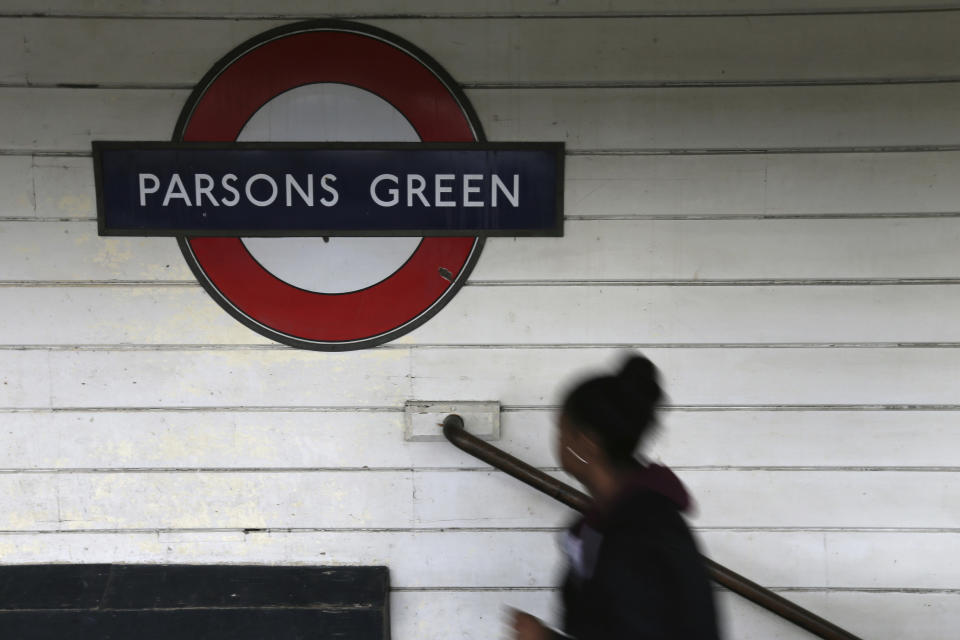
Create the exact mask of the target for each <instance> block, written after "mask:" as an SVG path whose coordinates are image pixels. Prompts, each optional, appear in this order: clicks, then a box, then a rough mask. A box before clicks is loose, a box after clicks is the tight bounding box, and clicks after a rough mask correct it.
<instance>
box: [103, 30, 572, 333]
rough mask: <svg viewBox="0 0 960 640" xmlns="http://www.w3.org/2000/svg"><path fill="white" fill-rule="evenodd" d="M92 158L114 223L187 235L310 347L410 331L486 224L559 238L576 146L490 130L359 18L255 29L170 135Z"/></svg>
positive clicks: (262, 320)
mask: <svg viewBox="0 0 960 640" xmlns="http://www.w3.org/2000/svg"><path fill="white" fill-rule="evenodd" d="M93 156H94V171H95V176H96V183H97V217H98V224H99V231H100V234H101V235H166V236H173V237H176V238H177V239H178V242H179V244H180V249H181V251H182V252H183V255H184V257H185V258H186V260H187V263H188V264H189V265H190V268H191V269H192V271H193V273H194V275H195V276H196V277H197V279H198V280H199V281H200V283H201V284H202V285H203V287H204V288H205V289H206V291H207V292H208V293H209V294H210V295H211V296H212V297H213V299H214V300H216V302H217V303H218V304H219V305H220V306H221V307H223V308H224V309H225V310H226V311H227V312H229V313H230V314H231V315H233V316H234V317H235V318H236V319H238V320H239V321H240V322H242V323H243V324H245V325H246V326H248V327H250V328H251V329H253V330H254V331H257V332H259V333H261V334H263V335H264V336H267V337H268V338H271V339H273V340H275V341H278V342H282V343H285V344H288V345H291V346H294V347H299V348H304V349H318V350H331V351H335V350H347V349H360V348H365V347H371V346H374V345H377V344H381V343H384V342H387V341H389V340H392V339H394V338H396V337H398V336H401V335H403V334H405V333H407V332H409V331H411V330H413V329H414V328H416V327H417V326H419V325H420V324H422V323H423V322H425V321H426V320H428V319H429V318H430V317H431V316H433V315H434V314H436V313H437V312H438V311H439V310H440V309H441V308H442V307H443V306H444V305H445V304H446V303H447V302H449V300H450V299H451V298H452V297H453V295H454V294H455V293H456V292H457V290H458V289H459V288H460V287H461V286H462V285H463V283H464V281H465V280H466V279H467V277H468V276H469V275H470V271H471V270H472V269H473V266H474V264H475V263H476V261H477V258H478V257H479V255H480V251H481V249H482V247H483V242H484V238H485V237H487V236H495V235H500V236H530V235H547V236H557V235H562V228H563V227H562V175H563V145H562V144H560V143H536V142H521V143H488V142H486V141H485V139H484V135H483V131H482V129H481V126H480V122H479V120H478V119H477V116H476V114H475V112H474V110H473V108H472V107H471V106H470V104H469V102H468V101H467V98H466V96H465V95H464V94H463V92H462V91H461V90H460V89H459V88H458V87H457V85H456V83H455V82H454V81H453V79H452V78H451V77H450V76H449V75H448V74H447V73H446V72H445V71H444V70H443V69H442V68H441V67H440V66H439V65H438V64H437V63H436V62H435V61H434V60H433V59H431V58H430V57H429V56H428V55H426V54H425V53H424V52H422V51H420V50H419V49H418V48H417V47H415V46H413V45H412V44H410V43H408V42H406V41H404V40H402V39H400V38H397V37H396V36H393V35H391V34H389V33H387V32H385V31H382V30H380V29H376V28H373V27H369V26H365V25H358V24H353V23H349V22H339V21H312V22H304V23H299V24H293V25H288V26H284V27H280V28H277V29H274V30H272V31H268V32H266V33H264V34H262V35H260V36H257V37H255V38H253V39H251V40H249V41H247V42H245V43H244V44H242V45H240V46H239V47H237V48H236V49H234V50H233V51H231V52H230V53H229V54H227V55H226V56H225V57H224V58H223V59H222V60H220V61H219V62H218V63H217V64H216V65H215V66H214V67H213V69H211V70H210V71H209V72H208V73H207V74H206V76H204V78H203V79H202V80H201V81H200V83H199V84H198V85H197V87H196V88H195V89H194V91H193V93H192V94H191V95H190V97H189V99H188V100H187V103H186V105H185V106H184V108H183V111H182V112H181V114H180V119H179V121H178V122H177V125H176V129H175V132H174V135H173V141H172V142H168V143H162V142H109V141H95V142H94V143H93Z"/></svg>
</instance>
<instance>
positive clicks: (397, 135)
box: [237, 83, 421, 293]
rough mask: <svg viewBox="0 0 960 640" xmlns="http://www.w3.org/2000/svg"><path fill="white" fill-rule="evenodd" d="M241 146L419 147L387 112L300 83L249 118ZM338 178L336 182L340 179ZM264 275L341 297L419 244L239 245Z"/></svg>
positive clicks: (349, 94)
mask: <svg viewBox="0 0 960 640" xmlns="http://www.w3.org/2000/svg"><path fill="white" fill-rule="evenodd" d="M237 140H238V141H242V142H320V141H324V142H419V141H420V136H418V135H417V132H416V131H415V130H414V128H413V126H411V124H410V123H409V122H408V121H407V119H406V118H404V117H403V115H402V114H401V113H400V112H399V111H397V110H396V109H395V108H394V107H393V105H391V104H390V103H389V102H387V101H386V100H384V99H383V98H380V97H379V96H377V95H375V94H373V93H370V92H369V91H366V90H364V89H359V88H357V87H353V86H350V85H345V84H334V83H322V84H308V85H304V86H302V87H297V88H296V89H291V90H290V91H287V92H285V93H282V94H280V95H278V96H277V97H276V98H274V99H272V100H270V101H269V102H267V103H266V104H265V105H263V106H262V107H260V109H259V110H258V111H257V112H256V113H255V114H253V117H252V118H250V120H249V121H248V122H247V124H246V126H244V127H243V130H242V131H241V132H240V135H239V136H237ZM341 179H342V178H341ZM242 240H243V244H244V245H245V246H246V248H247V251H249V252H250V254H251V255H252V256H253V257H254V258H255V259H256V261H257V262H259V263H260V265H261V266H263V268H264V269H266V270H267V271H269V272H270V273H272V274H273V275H275V276H276V277H278V278H280V279H281V280H283V281H284V282H287V283H289V284H292V285H293V286H295V287H299V288H301V289H306V290H308V291H315V292H317V293H348V292H350V291H357V290H359V289H365V288H367V287H370V286H373V285H375V284H377V283H378V282H380V281H382V280H384V279H386V278H388V277H389V276H390V275H391V274H393V273H394V272H395V271H396V270H397V269H399V268H400V267H402V266H403V265H404V263H405V262H406V261H407V260H409V259H410V256H411V255H413V252H414V251H416V249H417V247H418V246H419V245H420V241H421V238H329V239H328V240H324V239H323V238H243V239H242Z"/></svg>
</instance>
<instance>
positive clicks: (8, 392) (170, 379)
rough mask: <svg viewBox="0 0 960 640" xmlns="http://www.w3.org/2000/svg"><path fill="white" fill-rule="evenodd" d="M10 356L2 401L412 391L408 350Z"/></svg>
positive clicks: (79, 402) (366, 395) (242, 398)
mask: <svg viewBox="0 0 960 640" xmlns="http://www.w3.org/2000/svg"><path fill="white" fill-rule="evenodd" d="M3 358H4V363H5V370H4V371H3V372H2V373H0V379H2V381H3V383H4V384H3V385H2V386H0V406H33V407H36V406H50V403H51V402H52V403H53V404H54V405H58V406H86V407H89V406H108V405H118V406H170V407H176V406H181V407H182V406H302V407H309V406H342V407H381V406H400V405H402V404H403V402H404V401H405V400H406V399H408V398H409V397H410V384H411V382H410V370H409V367H410V358H409V355H408V354H407V353H406V351H405V350H403V349H399V350H373V351H366V352H348V353H319V352H313V351H296V350H293V349H288V350H280V351H256V352H254V351H224V352H205V351H179V352H153V353H147V352H139V351H127V352H124V351H100V352H81V351H76V352H72V353H70V352H62V353H52V352H44V351H18V350H12V351H7V352H5V353H4V355H3ZM84 363H85V364H84ZM61 403H63V404H61Z"/></svg>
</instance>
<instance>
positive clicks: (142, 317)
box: [0, 284, 960, 345]
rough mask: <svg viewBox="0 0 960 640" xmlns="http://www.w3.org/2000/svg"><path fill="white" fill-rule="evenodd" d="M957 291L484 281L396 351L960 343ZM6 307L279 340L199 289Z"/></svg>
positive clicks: (45, 292)
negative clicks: (416, 347) (406, 347)
mask: <svg viewBox="0 0 960 640" xmlns="http://www.w3.org/2000/svg"><path fill="white" fill-rule="evenodd" d="M957 292H960V285H940V284H935V285H904V286H884V285H877V286H863V285H854V286H799V287H785V286H772V287H771V286H747V287H745V286H710V287H670V286H598V287H583V286H535V285H531V286H518V287H498V286H476V287H468V288H465V289H464V290H463V291H462V292H460V293H459V294H458V295H457V297H456V298H455V299H454V300H453V301H451V302H450V303H449V305H448V306H447V307H446V308H445V309H444V310H443V312H442V316H438V318H437V321H434V322H428V323H426V324H424V325H423V326H421V327H420V328H418V329H417V330H415V331H414V332H412V333H411V334H409V335H408V336H405V337H403V338H400V339H399V340H398V342H397V344H404V345H420V344H426V345H437V344H442V345H463V344H467V345H490V344H494V345H508V344H519V345H543V344H587V345H604V344H615V345H616V344H654V345H659V344H664V345H671V344H673V345H675V344H782V343H872V342H879V343H921V342H924V343H934V344H936V343H953V342H960V295H956V293H957ZM0 307H3V308H5V309H8V312H7V322H6V323H5V324H4V325H3V326H2V327H0V344H4V345H16V344H27V345H76V344H79V345H122V344H140V345H147V344H163V345H171V344H173V345H178V344H186V345H194V344H197V345H208V344H237V345H244V344H246V345H262V344H270V341H269V340H268V339H267V338H264V337H262V336H260V335H259V334H257V333H255V332H253V331H251V330H249V329H247V328H246V327H245V326H243V325H241V324H240V323H239V322H237V321H236V320H234V319H233V318H232V317H231V316H229V315H228V314H226V313H224V312H223V310H222V309H221V308H220V307H219V306H218V305H217V304H216V303H215V302H214V301H213V299H212V298H210V297H209V296H208V295H207V294H206V292H204V291H203V290H202V289H200V288H199V287H148V286H124V287H118V286H102V287H0ZM65 317H69V318H70V322H69V323H66V324H64V323H63V322H62V321H61V319H62V318H65ZM557 317H563V318H564V321H563V322H562V323H557V322H555V321H554V320H555V318H557Z"/></svg>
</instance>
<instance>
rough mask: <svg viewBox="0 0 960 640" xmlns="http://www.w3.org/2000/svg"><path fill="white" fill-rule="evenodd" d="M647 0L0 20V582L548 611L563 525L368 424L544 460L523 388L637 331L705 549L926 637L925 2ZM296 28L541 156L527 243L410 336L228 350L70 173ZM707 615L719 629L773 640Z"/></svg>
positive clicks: (841, 617)
mask: <svg viewBox="0 0 960 640" xmlns="http://www.w3.org/2000/svg"><path fill="white" fill-rule="evenodd" d="M682 4H683V6H682V7H678V6H677V5H678V3H675V2H672V1H669V0H644V1H627V0H611V1H609V2H604V3H596V2H593V1H587V0H569V1H567V2H561V3H557V2H548V1H547V0H509V1H508V0H491V1H490V2H488V3H484V4H482V5H478V4H476V3H467V2H453V3H451V2H447V1H445V0H407V1H404V2H401V1H399V0H362V1H361V0H351V1H350V2H339V1H331V2H327V3H314V2H307V1H305V0H283V1H281V0H275V1H273V2H258V1H256V0H231V1H228V2H211V1H208V0H205V1H202V2H193V1H190V2H187V1H185V0H177V1H170V2H149V3H144V2H135V1H133V0H102V1H98V2H96V3H87V2H81V1H79V0H46V1H45V2H35V1H33V0H30V1H28V0H6V1H5V2H3V3H2V4H0V256H2V257H0V308H2V309H3V314H2V316H0V317H2V320H0V365H2V366H0V382H2V384H0V418H2V424H0V426H2V428H0V491H2V495H3V496H4V502H3V509H2V510H0V562H4V563H26V562H229V563H368V564H372V563H386V564H389V565H390V567H391V569H392V571H393V583H394V586H395V587H396V592H395V594H394V597H393V607H394V611H393V614H394V637H395V638H398V639H399V640H413V639H416V640H430V639H438V640H439V639H441V638H444V639H446V638H490V637H497V636H498V634H502V633H503V632H504V629H503V628H502V609H503V606H504V605H507V604H509V605H515V606H521V607H523V608H527V609H530V610H532V611H534V612H537V613H540V614H541V615H544V616H547V617H550V618H551V619H552V618H554V617H555V615H556V609H555V595H556V594H555V592H554V591H553V588H554V586H555V585H556V583H557V571H558V569H559V556H558V553H557V550H556V546H555V544H554V538H555V536H556V529H557V528H558V527H559V526H560V525H561V523H562V522H563V521H564V520H565V518H567V517H569V514H568V513H567V512H566V511H565V510H564V509H563V508H561V507H559V506H557V505H556V504H553V503H552V502H551V501H550V500H548V499H546V498H544V497H541V496H539V495H536V494H533V493H532V492H530V491H528V490H526V489H525V488H523V487H521V486H519V485H518V484H516V483H514V482H512V481H510V480H508V479H506V478H505V477H503V476H502V475H501V474H497V473H493V472H491V470H489V469H487V468H484V467H483V466H482V465H481V464H480V463H479V462H477V461H476V460H473V459H471V458H469V457H467V456H465V455H463V454H460V453H459V452H457V451H454V450H452V448H451V447H449V446H448V445H446V444H445V443H405V442H403V441H402V435H401V431H402V406H403V403H404V402H405V401H406V400H409V399H418V400H429V399H437V400H458V399H464V400H489V399H497V400H500V401H501V402H502V403H503V404H504V405H505V413H504V439H503V441H502V443H501V444H502V446H503V447H504V448H505V449H507V450H508V451H510V452H512V453H514V454H516V455H520V456H522V457H524V458H526V459H529V460H530V461H531V462H533V463H534V464H536V465H538V466H540V467H542V468H544V469H547V470H550V471H551V472H557V469H556V462H555V460H554V459H553V457H552V453H551V451H552V445H551V438H552V420H553V412H554V410H555V406H556V403H557V401H558V394H559V391H560V390H561V389H562V388H563V385H564V384H566V383H567V382H569V380H570V379H571V376H573V375H575V374H577V373H578V372H582V371H583V370H584V369H587V368H597V367H602V366H606V365H610V364H612V363H614V362H615V361H616V360H617V358H618V357H619V356H620V355H621V354H622V352H623V350H624V349H626V348H641V349H643V350H644V351H646V352H647V353H649V354H650V355H651V357H652V358H653V359H654V360H655V361H656V362H658V363H659V364H660V365H661V366H662V368H663V373H664V375H665V378H666V381H667V385H668V391H669V393H670V397H671V406H670V407H669V409H668V410H667V411H666V412H665V414H664V423H665V428H664V429H663V430H662V432H661V433H660V434H659V435H658V436H657V439H656V442H655V444H654V453H655V455H657V456H659V457H662V459H663V460H665V461H667V462H668V463H670V464H672V465H674V466H675V467H676V468H677V469H678V471H679V473H680V474H681V476H682V477H683V479H684V480H685V481H686V482H687V483H688V484H689V485H690V486H691V488H692V489H693V490H694V492H695V494H696V496H697V498H698V503H699V510H698V514H697V515H696V516H695V517H694V519H693V523H694V525H695V526H696V527H697V528H698V530H699V533H700V537H701V540H702V541H703V543H704V545H705V546H706V548H707V549H708V552H709V553H710V554H711V555H712V556H713V557H714V558H716V559H717V560H718V561H720V562H721V563H723V564H726V565H728V566H729V567H731V568H733V569H734V570H737V571H741V572H743V573H744V574H746V575H748V576H750V577H752V578H754V579H755V580H757V581H759V582H761V583H762V584H765V585H768V586H771V587H773V588H775V589H777V590H778V591H781V592H784V593H785V594H786V595H787V596H788V597H791V598H793V599H795V600H797V601H798V602H800V603H801V604H804V605H805V606H809V607H811V608H813V609H814V610H815V611H817V612H818V613H820V614H822V615H824V616H825V617H827V618H829V619H832V620H834V621H836V622H837V623H839V624H841V625H844V626H847V627H849V628H850V629H851V630H852V631H854V632H855V633H857V634H859V635H862V636H864V637H869V638H881V639H884V638H886V639H891V640H893V639H897V640H902V639H908V638H916V639H921V638H922V639H924V640H929V639H935V638H951V637H954V636H955V629H956V627H957V625H958V624H960V591H958V590H957V585H958V584H960V569H958V568H957V567H958V565H957V563H956V562H952V561H951V559H953V558H956V557H958V555H960V542H958V539H960V538H958V535H957V534H958V533H960V515H958V514H960V464H958V463H957V458H956V455H955V451H956V450H957V448H958V445H960V400H958V392H960V383H958V380H960V357H958V348H960V328H958V327H960V251H958V247H960V204H958V203H960V111H958V110H957V104H958V103H960V73H958V71H957V69H958V68H960V67H958V63H960V48H958V47H957V46H956V38H955V34H956V33H957V31H958V29H960V3H957V2H947V1H939V2H935V1H924V2H919V1H918V2H914V3H910V2H907V1H906V0H845V1H844V2H834V1H833V0H829V1H828V0H790V1H786V0H784V1H782V2H778V3H768V2H760V1H754V0H737V1H725V2H721V1H720V0H697V1H696V2H686V3H682ZM327 16H332V17H347V18H357V19H363V20H365V21H368V22H370V23H372V24H375V25H377V26H380V27H383V28H385V29H388V30H390V31H393V32H395V33H397V34H399V35H402V36H404V37H407V38H409V39H411V40H412V41H413V42H414V43H415V44H417V45H418V46H420V47H422V48H423V49H425V50H426V51H428V52H429V53H431V54H432V55H434V56H435V57H436V58H437V59H438V60H439V61H440V62H441V64H443V65H445V66H446V67H447V69H448V70H449V71H450V72H451V73H452V74H453V75H454V77H455V78H457V79H458V80H459V81H460V82H462V83H463V84H464V85H465V86H466V87H467V90H468V94H469V96H470V98H471V100H473V102H474V104H475V105H476V107H477V110H478V112H479V115H480V118H481V120H482V121H483V123H484V127H485V128H486V131H487V134H488V136H489V138H490V139H491V140H513V139H546V140H564V141H566V143H567V145H568V149H569V150H570V155H569V157H568V161H567V173H568V179H567V184H566V199H567V208H566V213H567V235H566V237H564V238H562V239H522V240H511V239H494V240H491V241H489V242H488V244H487V248H486V249H485V251H484V254H483V256H482V257H481V259H480V263H479V264H478V266H477V268H476V270H475V272H474V275H473V278H472V279H471V282H470V283H469V285H468V286H467V287H465V288H464V289H463V290H462V292H461V293H460V294H459V295H458V296H457V298H456V299H455V300H454V301H453V302H452V303H451V304H450V305H449V306H448V307H447V308H446V309H445V310H444V311H442V312H441V314H440V315H439V316H437V317H436V318H435V319H434V320H433V321H431V322H429V323H427V324H426V325H424V326H423V327H421V328H420V329H418V330H417V331H416V332H414V333H412V334H410V335H409V336H406V337H405V338H403V339H402V340H399V341H397V342H395V343H392V344H390V345H385V346H384V347H381V348H377V349H374V350H370V351H366V352H359V353H347V354H321V353H312V352H298V351H294V350H291V349H287V348H285V347H281V346H279V345H275V344H273V343H270V342H269V341H266V340H264V339H262V338H260V337H259V336H258V335H256V334H253V333H251V332H249V331H248V330H246V329H245V328H243V327H242V326H240V325H239V324H237V323H236V322H234V321H233V320H232V319H230V318H229V317H228V316H227V315H226V314H224V313H223V312H222V311H221V310H220V309H219V308H218V307H217V306H216V305H215V304H214V303H213V302H212V301H211V300H209V299H208V298H207V296H206V295H205V294H204V293H203V292H202V290H201V289H200V288H199V286H198V285H197V284H196V283H195V281H194V280H193V279H192V277H191V276H190V273H189V271H188V269H187V268H186V266H185V265H184V263H183V260H182V258H181V257H180V255H179V252H178V250H177V248H176V245H175V243H174V242H173V241H171V240H167V239H146V238H129V239H127V238H117V239H103V238H99V237H97V235H96V224H95V220H94V209H95V202H94V195H93V183H92V174H91V166H90V159H89V157H88V156H89V143H90V140H92V139H166V138H168V137H169V135H170V133H171V129H172V126H173V123H174V121H175V120H176V117H177V115H178V113H179V110H180V107H181V105H182V103H183V101H184V99H185V97H186V96H187V94H188V93H189V90H190V87H191V86H192V85H193V84H194V83H195V82H196V81H197V80H199V78H200V76H201V75H202V74H203V73H204V71H205V70H206V69H207V68H208V67H209V66H210V65H211V64H212V63H213V62H214V61H215V60H216V59H218V58H219V57H220V56H221V55H222V54H224V53H225V52H227V51H228V50H229V49H230V48H232V47H233V46H235V45H237V44H238V43H240V42H241V41H243V40H244V39H245V38H247V37H249V36H251V35H253V34H256V33H259V32H261V31H263V30H265V29H267V28H270V27H272V26H276V25H278V24H282V23H283V22H284V21H289V20H295V19H301V18H308V17H327ZM491 496H492V497H494V499H477V498H478V497H491ZM720 602H721V605H722V607H723V616H724V624H725V626H726V627H727V629H728V634H727V635H728V637H730V638H741V639H747V638H784V639H788V638H789V639H793V638H798V639H799V638H803V637H807V636H806V635H805V634H804V633H802V632H800V631H797V630H795V629H793V628H791V627H790V626H789V625H788V624H786V623H784V622H782V621H780V620H778V619H776V618H775V617H773V616H772V615H770V614H767V613H765V612H763V611H761V610H759V609H757V608H755V607H753V606H752V605H749V604H748V603H744V602H742V601H740V600H738V599H737V598H735V597H733V596H730V595H729V594H726V593H721V594H720Z"/></svg>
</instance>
